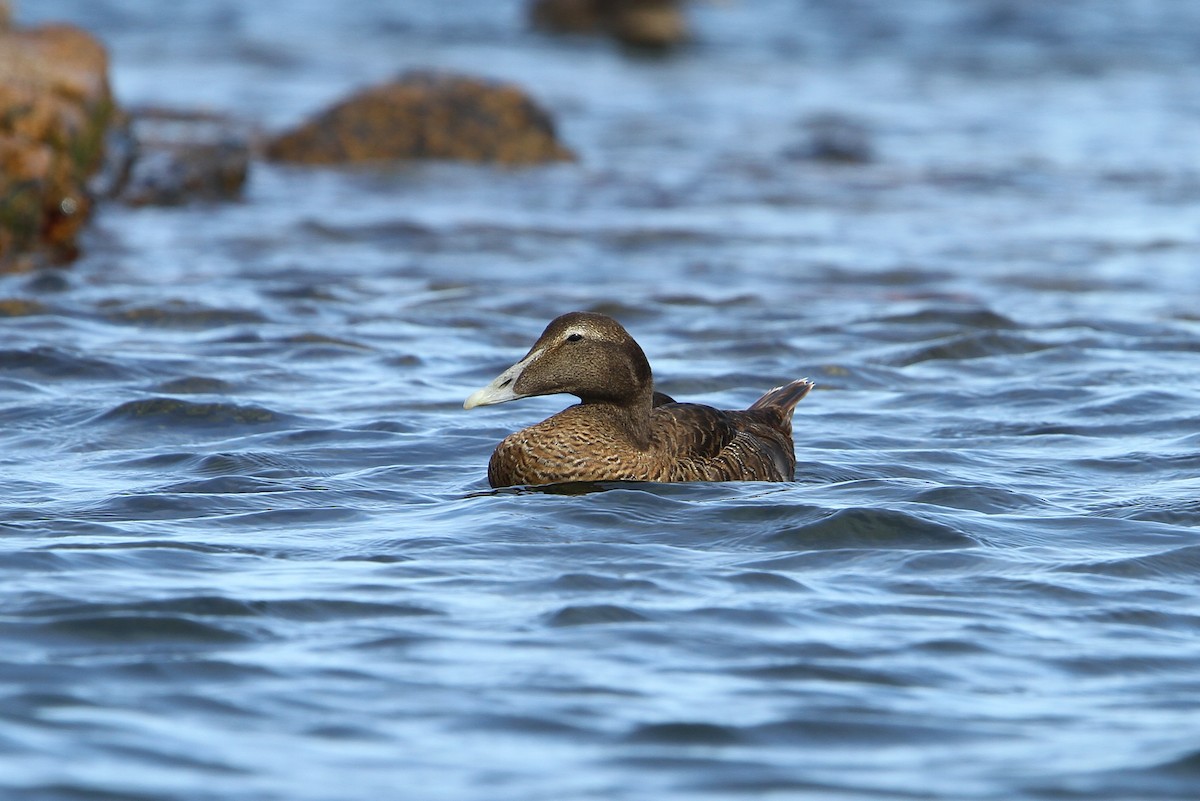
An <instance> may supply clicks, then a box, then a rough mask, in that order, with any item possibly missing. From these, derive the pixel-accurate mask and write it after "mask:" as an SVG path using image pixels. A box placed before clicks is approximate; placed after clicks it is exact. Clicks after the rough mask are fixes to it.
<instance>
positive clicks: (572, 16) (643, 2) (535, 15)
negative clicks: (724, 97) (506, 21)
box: [529, 0, 688, 50]
mask: <svg viewBox="0 0 1200 801" xmlns="http://www.w3.org/2000/svg"><path fill="white" fill-rule="evenodd" d="M529 18H530V20H531V21H532V22H533V24H534V25H535V26H536V27H538V28H541V29H543V30H547V31H553V32H556V33H600V34H605V33H606V34H609V35H611V36H613V37H615V38H616V39H618V40H619V41H621V42H622V43H624V44H627V45H631V46H633V47H641V48H647V49H656V50H657V49H666V48H669V47H674V46H675V45H678V44H682V43H683V42H685V41H686V40H687V38H688V25H687V19H686V18H685V17H684V15H683V11H682V9H680V7H679V2H678V0H534V2H533V3H532V4H531V5H530V7H529Z"/></svg>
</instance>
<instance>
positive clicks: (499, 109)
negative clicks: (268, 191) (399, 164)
mask: <svg viewBox="0 0 1200 801" xmlns="http://www.w3.org/2000/svg"><path fill="white" fill-rule="evenodd" d="M266 152H267V155H268V157H269V158H272V159H276V160H278V161H290V162H298V163H302V164H341V163H354V162H364V161H379V160H395V159H453V160H461V161H479V162H495V163H499V164H512V165H521V164H538V163H543V162H552V161H564V160H571V159H573V158H574V156H573V154H572V153H571V151H570V150H568V149H567V148H565V147H564V146H563V145H562V144H560V143H559V141H558V139H557V137H556V136H555V132H554V124H553V121H552V120H551V119H550V115H549V114H547V113H546V112H545V111H544V110H543V109H542V108H541V107H539V106H538V105H537V104H536V103H535V102H534V101H533V100H532V99H530V97H529V96H528V95H527V94H526V93H525V92H524V91H522V90H521V89H520V88H518V87H516V86H514V85H512V84H506V83H498V82H494V81H489V80H484V79H480V78H474V77H469V76H463V75H453V74H446V73H431V72H414V73H409V74H407V75H404V76H402V77H401V78H400V79H398V80H396V81H392V82H390V83H386V84H383V85H382V86H376V87H373V88H370V89H366V90H364V91H361V92H358V93H357V94H355V95H353V96H352V97H350V98H348V99H346V100H343V101H342V102H340V103H338V104H336V105H334V106H333V107H332V108H329V109H327V110H326V111H324V112H322V113H320V114H318V115H317V116H316V117H315V118H313V119H312V120H310V121H309V122H307V123H305V124H303V125H301V126H300V127H299V128H296V129H294V130H292V131H288V132H286V133H284V134H282V135H280V136H278V137H276V138H275V139H273V140H271V141H270V142H269V143H268V144H267V148H266Z"/></svg>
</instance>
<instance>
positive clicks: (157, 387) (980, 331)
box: [0, 0, 1200, 801]
mask: <svg viewBox="0 0 1200 801" xmlns="http://www.w3.org/2000/svg"><path fill="white" fill-rule="evenodd" d="M17 5H18V6H19V8H17V18H18V20H20V21H21V22H22V23H25V24H34V23H38V22H41V21H45V20H67V21H71V22H74V23H76V24H79V25H81V26H84V27H86V28H87V29H89V30H91V31H93V32H94V33H95V34H96V35H98V36H99V37H101V38H102V39H103V40H104V41H105V42H106V43H107V44H108V46H109V48H110V51H111V56H112V59H113V66H112V77H113V83H114V87H115V89H116V91H117V94H118V96H119V98H120V100H121V102H122V103H124V104H126V105H128V106H130V107H133V106H145V105H168V106H171V107H182V108H193V109H194V108H202V109H207V110H210V111H217V112H221V113H224V114H228V115H231V116H232V117H233V118H234V119H236V120H239V121H242V122H244V123H246V124H247V125H249V126H252V127H256V128H258V129H260V130H261V131H263V132H271V131H275V130H279V129H281V128H282V127H284V126H287V125H290V124H293V123H296V122H298V121H299V120H301V119H303V118H304V117H305V115H307V114H310V113H313V112H314V111H316V110H318V109H320V108H321V107H323V106H324V105H325V104H327V103H329V102H331V101H333V100H334V99H336V98H338V97H340V96H343V95H344V94H346V93H348V92H349V91H351V90H353V89H355V88H358V87H361V86H365V85H369V84H371V83H375V82H378V81H381V80H385V79H387V78H388V77H390V76H392V75H394V74H396V73H399V72H401V71H403V70H405V69H410V68H415V67H422V68H424V67H435V68H442V69H453V70H458V71H466V72H470V73H473V74H480V75H486V76H490V77H494V78H497V79H503V80H511V81H514V82H517V83H519V84H521V85H522V86H523V87H525V88H526V89H527V90H528V91H529V92H530V93H531V94H532V95H533V96H534V97H535V98H536V99H537V100H538V101H539V102H540V103H542V104H543V105H544V106H545V107H546V108H547V109H548V110H549V111H550V112H551V114H552V115H553V116H554V118H555V119H556V120H557V123H558V127H559V131H560V133H561V135H562V137H563V139H564V141H565V142H566V143H567V144H568V145H569V146H570V147H572V148H573V149H574V150H575V151H576V152H577V153H578V154H579V157H580V158H579V161H578V162H577V163H571V164H559V165H554V166H549V167H541V168H532V169H523V170H510V169H501V168H490V167H480V166H471V165H455V164H404V165H376V166H371V167H365V168H354V169H342V170H339V169H312V168H298V167H284V166H278V165H271V164H268V163H263V162H257V161H256V162H255V163H254V164H253V165H252V172H251V177H250V182H249V185H248V186H247V190H246V194H245V197H244V199H243V200H242V201H240V202H235V203H229V204H218V205H213V204H195V205H186V206H182V207H175V208H139V209H134V208H127V207H124V206H121V205H119V204H116V203H110V204H107V205H104V206H102V208H101V210H100V212H99V214H98V216H97V218H96V220H95V221H94V223H93V225H92V226H91V228H90V230H89V232H88V234H87V236H86V238H85V241H84V248H85V255H84V257H83V258H82V259H81V260H80V261H78V262H77V263H76V264H74V265H73V266H71V267H70V268H68V269H63V270H52V271H46V272H44V273H35V274H24V275H7V276H0V299H8V300H13V301H21V302H20V303H8V304H0V308H2V309H3V310H4V312H3V313H4V314H5V315H6V316H4V317H3V318H0V642H2V643H3V647H2V648H0V796H3V797H5V798H13V799H39V800H42V799H70V800H71V801H76V800H77V799H123V800H124V799H146V801H149V800H150V799H154V800H155V801H161V800H162V799H181V800H182V799H188V801H192V800H194V799H201V800H202V799H214V800H215V799H221V801H267V800H270V801H275V800H276V799H278V800H279V801H284V800H286V801H333V800H334V799H337V800H339V801H348V800H351V799H380V798H412V799H447V800H449V799H453V800H454V801H462V800H467V799H488V801H505V800H507V799H511V800H512V801H538V800H539V799H542V800H544V801H563V800H564V799H597V800H599V799H604V800H605V801H616V800H621V799H628V801H641V800H642V799H657V800H659V801H674V800H676V799H678V800H680V801H682V800H683V799H689V800H691V799H726V798H728V799H734V798H778V799H792V798H821V799H826V798H828V799H840V800H842V801H849V800H850V799H855V800H857V799H883V798H886V799H996V800H997V801H1001V800H1003V801H1013V800H1018V799H1074V798H1078V799H1089V801H1091V800H1093V799H1181V800H1182V799H1193V798H1195V797H1197V794H1198V791H1197V788H1200V636H1198V633H1197V632H1198V628H1200V582H1197V579H1196V577H1197V574H1198V572H1200V537H1198V536H1197V526H1198V525H1200V500H1198V499H1200V312H1198V310H1200V213H1198V212H1200V167H1198V165H1200V139H1198V138H1197V136H1196V133H1195V132H1196V131H1197V130H1200V82H1197V81H1196V80H1195V79H1194V78H1193V77H1192V76H1194V75H1200V69H1198V68H1200V49H1197V47H1196V36H1195V33H1196V31H1198V30H1200V5H1196V4H1191V3H1178V2H1169V1H1168V0H1147V1H1146V2H1140V3H1137V4H1131V5H1130V6H1129V7H1125V8H1124V10H1123V11H1122V12H1121V13H1120V14H1118V13H1115V12H1114V11H1113V9H1114V7H1115V6H1114V4H1109V3H1094V2H1084V1H1083V0H1072V1H1071V2H1056V3H1052V4H1049V3H1040V2H1034V1H1033V0H1008V1H1007V2H972V3H959V2H953V0H916V1H915V2H909V3H903V4H893V3H884V2H870V1H868V0H855V2H846V3H836V4H830V3H818V2H784V1H783V0H762V1H761V2H755V3H748V2H732V3H711V4H710V3H703V4H700V3H697V4H690V5H688V6H687V13H688V15H689V18H690V20H691V25H692V28H693V33H694V38H693V41H692V43H691V44H689V45H688V46H686V47H684V48H682V49H680V50H679V51H677V52H675V53H671V54H667V55H665V56H647V55H644V54H637V53H631V52H628V51H626V50H623V49H622V48H621V47H619V46H618V45H616V44H613V43H611V42H608V41H606V40H604V39H587V38H578V37H575V38H572V37H567V38H556V37H552V36H548V35H545V34H541V33H538V32H535V31H532V30H530V29H529V27H528V25H527V24H526V22H525V14H524V5H523V4H522V3H517V2H488V1H486V0H459V2H455V3H416V2H407V3H401V2H392V3H380V2H373V1H371V0H342V2H339V3H336V4H329V3H325V2H310V1H309V0H289V1H288V2H284V1H283V0H265V1H264V2H257V3H240V2H233V0H216V1H213V0H205V2H200V0H185V1H184V2H177V3H170V4H164V3H158V2H149V0H145V1H143V2H139V0H88V2H83V0H36V2H35V0H18V3H17ZM831 121H832V123H833V124H834V128H835V130H844V131H850V132H851V134H852V135H853V136H858V137H861V138H862V140H863V142H865V145H866V149H865V151H863V152H861V153H860V156H861V158H859V159H858V160H857V161H853V162H851V163H845V162H839V161H836V160H832V161H831V160H829V159H826V158H822V157H821V153H822V151H821V149H820V148H819V147H817V145H820V144H821V142H820V141H818V139H819V137H820V136H822V135H823V134H822V133H821V132H822V131H828V130H829V125H830V124H831ZM577 308H582V309H593V310H598V311H603V312H606V313H609V314H612V315H614V316H616V317H618V318H619V319H620V320H622V321H623V322H624V323H625V324H626V326H627V327H628V328H629V330H630V331H631V332H632V333H633V334H634V336H635V337H637V339H638V340H639V342H641V344H642V346H643V348H644V349H645V350H646V352H647V354H648V356H649V358H650V360H651V363H652V365H653V366H654V369H655V375H656V379H657V382H658V384H659V386H660V387H661V388H662V389H663V390H664V391H666V392H669V393H671V394H672V395H675V396H676V397H679V398H681V399H686V400H692V401H699V402H705V403H711V404H714V405H717V406H721V407H725V408H744V407H745V406H746V405H748V404H749V403H750V402H752V401H753V400H754V399H755V398H757V397H758V395H759V394H760V393H761V392H763V391H764V390H766V389H768V388H770V387H772V386H775V385H777V384H779V383H781V382H782V381H785V380H788V379H792V378H797V377H802V376H806V375H807V376H811V377H812V378H813V379H814V380H815V381H816V383H817V385H818V387H817V391H815V392H814V393H812V395H810V396H809V397H808V398H807V399H805V400H804V402H803V403H802V404H801V405H800V407H799V408H798V410H797V414H796V450H797V456H798V460H799V466H798V468H797V474H796V479H797V480H796V482H795V483H793V484H755V483H741V484H690V485H643V484H630V485H621V484H609V485H597V486H588V487H574V488H561V489H558V490H552V491H543V490H536V491H535V490H526V489H509V490H502V491H491V490H490V489H489V488H488V486H487V482H486V478H485V468H486V463H487V459H488V456H489V454H490V452H491V449H492V448H493V447H494V446H495V444H496V443H497V442H498V441H499V440H500V439H501V438H502V437H503V436H504V435H505V434H507V433H508V432H510V431H512V430H515V429H517V428H519V427H522V426H525V425H529V424H531V423H533V422H535V421H537V420H540V419H542V418H543V417H545V416H547V415H549V414H551V413H553V412H554V411H557V410H558V409H560V408H562V407H563V406H564V405H566V404H567V403H569V402H571V401H570V399H569V398H565V397H552V398H539V399H530V400H526V401H522V402H520V403H514V404H509V405H504V406H499V407H491V408H484V409H478V410H473V411H471V412H466V411H464V410H463V409H462V407H461V404H462V400H463V399H464V398H465V397H466V396H467V395H468V394H469V393H470V392H471V391H472V390H474V389H476V388H478V387H480V386H482V385H484V384H485V383H487V382H488V381H489V380H490V379H491V378H492V377H494V376H495V375H496V374H497V373H498V372H500V370H502V369H503V368H504V367H506V366H507V365H509V364H511V363H512V362H513V361H515V360H516V359H517V358H519V357H520V356H521V355H522V354H523V353H524V352H525V350H526V349H527V348H528V346H529V345H530V344H531V343H532V341H533V339H534V338H535V337H536V336H537V334H538V333H539V332H540V331H541V329H542V327H543V326H544V325H545V323H546V322H547V321H548V320H549V319H551V318H552V317H554V316H555V315H557V314H560V313H562V312H564V311H568V310H571V309H577Z"/></svg>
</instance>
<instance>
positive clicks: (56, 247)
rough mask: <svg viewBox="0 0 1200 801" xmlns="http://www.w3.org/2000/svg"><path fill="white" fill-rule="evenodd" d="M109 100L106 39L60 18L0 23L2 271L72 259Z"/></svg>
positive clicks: (98, 159) (86, 208) (98, 157)
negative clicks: (57, 21) (42, 23)
mask: <svg viewBox="0 0 1200 801" xmlns="http://www.w3.org/2000/svg"><path fill="white" fill-rule="evenodd" d="M113 112H114V105H113V100H112V92H111V90H110V89H109V85H108V56H107V54H106V53H105V51H104V47H103V46H102V45H101V44H100V43H99V42H97V41H96V40H95V39H94V38H92V37H91V36H90V35H88V34H87V33H85V32H84V31H81V30H79V29H78V28H74V27H71V26H67V25H50V26H46V27H43V28H37V29H32V30H6V29H5V28H4V27H3V26H0V271H3V270H14V269H21V268H24V267H28V266H31V265H32V264H33V262H32V260H31V259H30V256H31V255H32V254H34V253H37V254H41V255H43V256H44V257H46V258H48V259H49V260H51V261H65V260H68V259H70V258H73V257H74V256H75V255H76V253H77V251H78V247H77V245H76V242H75V239H76V236H77V235H78V232H79V229H80V228H81V227H82V226H83V224H84V222H85V221H86V220H87V217H88V213H89V211H90V209H91V201H90V199H89V197H88V194H87V191H86V187H85V182H86V180H87V178H88V176H89V175H91V173H93V172H94V171H95V170H96V169H97V168H98V167H99V165H100V163H101V161H102V160H103V156H104V135H105V131H106V130H107V128H108V123H109V121H110V119H111V118H112V115H113Z"/></svg>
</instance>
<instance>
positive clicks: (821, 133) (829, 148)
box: [784, 113, 875, 164]
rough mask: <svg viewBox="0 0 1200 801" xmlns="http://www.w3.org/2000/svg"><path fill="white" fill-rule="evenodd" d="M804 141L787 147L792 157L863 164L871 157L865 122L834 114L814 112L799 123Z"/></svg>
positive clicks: (869, 133) (786, 152) (872, 157)
mask: <svg viewBox="0 0 1200 801" xmlns="http://www.w3.org/2000/svg"><path fill="white" fill-rule="evenodd" d="M803 127H804V141H802V142H801V143H799V144H797V145H794V146H792V147H790V148H788V149H787V150H786V151H785V153H784V155H785V156H786V157H787V158H792V159H805V160H810V161H827V162H835V163H841V164H865V163H867V162H869V161H872V160H873V159H874V158H875V151H874V148H873V147H872V146H871V132H870V129H869V128H868V127H867V125H866V124H865V123H863V122H860V121H858V120H856V119H853V118H851V117H847V116H844V115H842V114H836V113H825V114H815V115H813V116H811V117H809V118H808V119H807V120H805V121H804V123H803Z"/></svg>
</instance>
